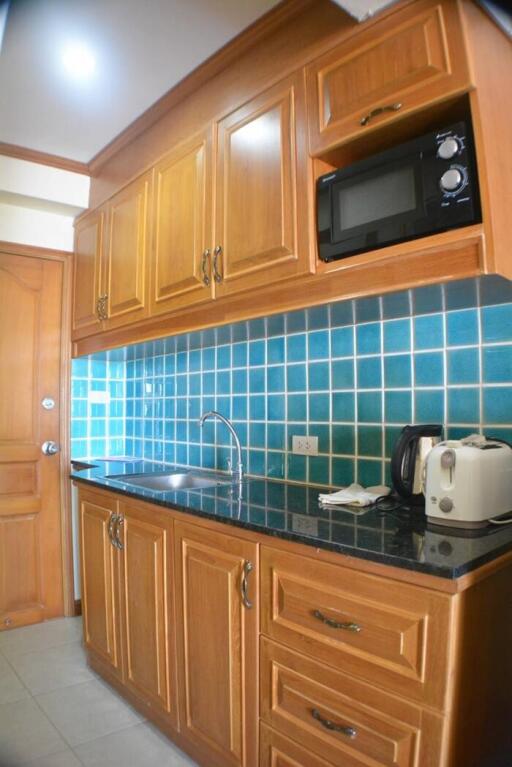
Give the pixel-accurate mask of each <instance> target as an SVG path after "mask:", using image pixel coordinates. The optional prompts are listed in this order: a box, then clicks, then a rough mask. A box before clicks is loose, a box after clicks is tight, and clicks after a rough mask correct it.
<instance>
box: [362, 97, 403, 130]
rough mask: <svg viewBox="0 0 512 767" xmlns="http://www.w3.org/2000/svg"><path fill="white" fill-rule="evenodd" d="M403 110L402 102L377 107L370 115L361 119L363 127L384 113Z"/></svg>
mask: <svg viewBox="0 0 512 767" xmlns="http://www.w3.org/2000/svg"><path fill="white" fill-rule="evenodd" d="M401 108H402V104H401V103H400V102H397V103H396V104H387V105H386V106H384V107H376V108H375V109H372V111H371V112H369V114H367V115H365V116H364V117H361V120H360V123H361V125H368V123H369V122H370V120H372V119H373V118H374V117H378V116H379V115H381V114H382V113H383V112H398V110H399V109H401Z"/></svg>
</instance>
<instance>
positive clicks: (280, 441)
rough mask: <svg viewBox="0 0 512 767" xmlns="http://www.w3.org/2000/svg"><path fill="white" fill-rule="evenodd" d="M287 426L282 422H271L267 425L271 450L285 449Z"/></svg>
mask: <svg viewBox="0 0 512 767" xmlns="http://www.w3.org/2000/svg"><path fill="white" fill-rule="evenodd" d="M285 441H286V437H285V426H284V424H282V423H269V424H268V425H267V446H268V448H269V450H284V449H285Z"/></svg>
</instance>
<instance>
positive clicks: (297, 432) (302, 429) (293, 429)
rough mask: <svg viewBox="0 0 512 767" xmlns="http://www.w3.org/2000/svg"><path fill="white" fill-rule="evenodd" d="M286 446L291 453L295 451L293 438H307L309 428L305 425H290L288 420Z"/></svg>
mask: <svg viewBox="0 0 512 767" xmlns="http://www.w3.org/2000/svg"><path fill="white" fill-rule="evenodd" d="M286 433H287V437H286V444H287V449H288V450H289V451H290V452H291V451H292V450H293V438H294V436H295V437H305V436H306V434H307V433H308V430H307V427H306V424H305V423H290V421H289V420H288V422H287V424H286Z"/></svg>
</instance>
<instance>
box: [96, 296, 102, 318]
mask: <svg viewBox="0 0 512 767" xmlns="http://www.w3.org/2000/svg"><path fill="white" fill-rule="evenodd" d="M96 317H97V318H98V319H99V320H102V319H103V317H102V310H101V296H100V297H99V298H98V300H97V301H96Z"/></svg>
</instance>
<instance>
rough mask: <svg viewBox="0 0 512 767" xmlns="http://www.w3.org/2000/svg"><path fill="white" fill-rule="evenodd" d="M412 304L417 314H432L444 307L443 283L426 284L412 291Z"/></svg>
mask: <svg viewBox="0 0 512 767" xmlns="http://www.w3.org/2000/svg"><path fill="white" fill-rule="evenodd" d="M412 305H413V311H414V313H415V314H432V313H434V312H440V311H442V309H443V289H442V287H441V285H424V286H423V287H420V288H414V290H413V291H412Z"/></svg>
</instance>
